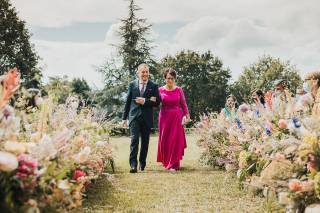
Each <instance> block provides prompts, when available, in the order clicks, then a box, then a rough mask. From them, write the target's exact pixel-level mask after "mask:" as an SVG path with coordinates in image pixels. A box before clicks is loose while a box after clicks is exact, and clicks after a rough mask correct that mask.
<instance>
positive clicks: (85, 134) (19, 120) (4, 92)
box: [0, 69, 113, 211]
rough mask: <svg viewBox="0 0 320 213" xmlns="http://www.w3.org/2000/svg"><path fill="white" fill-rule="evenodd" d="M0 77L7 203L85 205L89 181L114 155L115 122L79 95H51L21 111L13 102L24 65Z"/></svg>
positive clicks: (2, 197)
mask: <svg viewBox="0 0 320 213" xmlns="http://www.w3.org/2000/svg"><path fill="white" fill-rule="evenodd" d="M0 79H1V81H2V82H1V84H0V203H1V207H3V208H4V209H6V210H8V211H9V210H10V211H27V210H29V211H31V210H33V211H39V210H44V209H47V208H55V209H60V208H64V209H73V208H76V207H78V206H80V205H81V204H82V198H83V195H84V193H85V189H86V187H87V186H89V185H90V183H91V182H92V180H93V179H97V178H98V177H99V176H101V175H102V174H103V172H104V169H105V167H106V165H107V164H108V163H109V162H112V160H113V155H112V147H111V145H110V143H109V130H110V129H111V126H110V124H109V123H108V122H102V119H99V118H98V117H97V116H96V112H97V110H92V109H90V108H81V109H79V107H78V102H77V97H74V96H70V97H69V98H68V100H66V103H65V104H62V105H57V104H55V103H54V102H53V101H52V98H51V97H48V98H45V99H42V100H41V101H39V102H38V106H37V107H36V109H33V110H29V109H21V108H20V110H18V111H17V110H15V109H14V108H13V107H11V106H9V105H8V102H9V100H10V98H11V97H12V96H13V94H14V93H15V91H17V89H18V88H19V79H20V74H19V72H18V70H17V69H12V70H9V71H8V72H7V73H6V74H5V75H4V76H1V77H0ZM19 101H23V100H18V102H19ZM17 105H19V103H17ZM22 105H23V104H22ZM61 204H63V205H61Z"/></svg>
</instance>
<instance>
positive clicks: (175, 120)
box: [157, 68, 190, 171]
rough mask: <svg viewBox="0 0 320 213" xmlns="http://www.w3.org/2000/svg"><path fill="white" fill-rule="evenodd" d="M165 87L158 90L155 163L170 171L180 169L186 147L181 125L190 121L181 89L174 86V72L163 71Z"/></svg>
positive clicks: (170, 69) (171, 70) (168, 69)
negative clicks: (159, 100)
mask: <svg viewBox="0 0 320 213" xmlns="http://www.w3.org/2000/svg"><path fill="white" fill-rule="evenodd" d="M163 76H164V78H165V80H166V85H165V86H163V87H160V88H159V94H160V98H161V109H160V114H159V142H158V157H157V161H158V162H162V164H163V166H164V167H165V168H166V169H168V170H170V171H177V170H179V169H180V161H181V160H182V157H183V155H184V149H185V148H186V147H187V143H186V136H185V133H184V128H183V124H186V123H188V122H189V121H190V116H189V111H188V107H187V104H186V100H185V97H184V93H183V90H182V89H181V87H178V86H176V85H175V80H176V77H177V75H176V72H175V71H174V70H173V69H172V68H167V69H165V70H164V74H163Z"/></svg>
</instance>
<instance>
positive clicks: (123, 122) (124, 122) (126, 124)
mask: <svg viewBox="0 0 320 213" xmlns="http://www.w3.org/2000/svg"><path fill="white" fill-rule="evenodd" d="M121 125H122V126H123V128H128V121H127V120H123V121H122V122H121Z"/></svg>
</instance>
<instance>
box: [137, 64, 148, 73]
mask: <svg viewBox="0 0 320 213" xmlns="http://www.w3.org/2000/svg"><path fill="white" fill-rule="evenodd" d="M142 68H146V69H147V70H148V71H149V66H148V64H146V63H142V64H140V65H139V66H138V69H137V73H138V72H139V71H140V70H141V69H142Z"/></svg>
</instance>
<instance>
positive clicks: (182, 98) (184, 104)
mask: <svg viewBox="0 0 320 213" xmlns="http://www.w3.org/2000/svg"><path fill="white" fill-rule="evenodd" d="M179 90H180V104H181V108H182V111H183V114H184V115H189V110H188V106H187V102H186V98H185V96H184V92H183V90H182V88H179Z"/></svg>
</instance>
